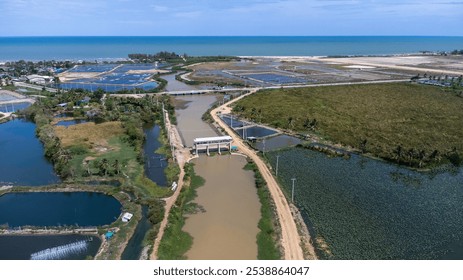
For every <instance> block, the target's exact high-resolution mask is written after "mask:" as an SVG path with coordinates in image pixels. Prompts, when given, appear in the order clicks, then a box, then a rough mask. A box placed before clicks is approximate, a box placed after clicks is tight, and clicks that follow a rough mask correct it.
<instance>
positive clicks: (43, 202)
mask: <svg viewBox="0 0 463 280" xmlns="http://www.w3.org/2000/svg"><path fill="white" fill-rule="evenodd" d="M120 214H121V204H120V203H119V201H117V199H115V198H114V197H112V196H108V195H105V194H101V193H92V192H67V193H63V192H58V193H55V192H29V193H8V194H5V195H3V196H1V197H0V225H4V224H7V225H8V226H9V227H19V226H25V225H30V226H66V225H68V226H71V225H72V226H75V225H78V226H79V227H87V226H100V225H108V224H111V223H112V222H114V221H115V220H116V219H117V218H118V217H119V215H120Z"/></svg>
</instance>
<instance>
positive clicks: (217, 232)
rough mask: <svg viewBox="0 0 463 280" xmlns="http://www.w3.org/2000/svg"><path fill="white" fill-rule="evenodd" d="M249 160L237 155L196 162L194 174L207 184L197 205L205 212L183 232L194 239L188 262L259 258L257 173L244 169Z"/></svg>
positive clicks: (192, 216) (188, 253) (194, 217)
mask: <svg viewBox="0 0 463 280" xmlns="http://www.w3.org/2000/svg"><path fill="white" fill-rule="evenodd" d="M246 162H247V161H246V158H244V157H242V156H236V155H224V156H214V157H207V156H201V157H199V158H197V159H194V160H193V163H194V164H195V172H196V174H198V175H199V176H201V177H203V178H204V179H205V180H206V182H205V184H204V186H202V187H200V188H199V189H198V191H197V195H198V196H197V198H196V199H195V200H194V202H195V203H197V204H198V205H200V206H201V207H202V208H203V209H204V212H200V213H197V214H193V215H190V216H189V217H188V218H187V220H186V223H185V226H184V230H185V231H186V232H188V233H190V234H191V235H192V236H193V246H192V247H191V249H190V250H189V251H188V252H187V254H186V256H187V258H188V259H203V260H204V259H206V260H207V259H215V260H227V259H232V260H238V259H256V258H257V244H256V235H257V233H258V228H257V224H258V222H259V219H260V203H259V198H258V196H257V190H256V188H255V182H254V173H253V172H252V171H246V170H244V169H243V167H244V166H245V164H246Z"/></svg>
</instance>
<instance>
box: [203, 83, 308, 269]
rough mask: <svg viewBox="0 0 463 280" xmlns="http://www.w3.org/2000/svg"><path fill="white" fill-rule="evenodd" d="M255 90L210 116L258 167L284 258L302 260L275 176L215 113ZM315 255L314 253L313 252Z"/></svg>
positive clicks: (226, 109) (225, 109)
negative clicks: (277, 225)
mask: <svg viewBox="0 0 463 280" xmlns="http://www.w3.org/2000/svg"><path fill="white" fill-rule="evenodd" d="M255 91H256V90H253V91H251V92H250V93H248V94H245V95H242V96H240V97H238V98H235V99H233V100H231V101H229V102H228V103H226V104H225V105H224V106H221V107H218V108H216V109H214V110H212V111H211V116H212V117H213V118H214V121H215V122H216V123H217V124H219V125H220V126H221V127H222V128H223V129H224V130H225V131H226V132H227V133H228V135H230V136H231V137H233V141H234V145H235V146H237V147H238V150H239V151H240V152H241V153H243V154H245V155H247V156H248V157H249V158H251V159H252V160H253V161H254V162H255V163H256V165H257V167H258V168H259V171H260V173H261V174H262V177H263V178H264V179H265V181H266V183H267V185H268V188H269V191H270V194H271V196H272V198H273V200H274V201H275V206H276V212H277V215H278V220H279V222H280V225H281V245H282V247H283V249H284V259H286V260H302V259H304V255H303V252H302V249H301V244H300V243H301V237H300V236H299V232H298V230H297V227H296V223H295V221H294V218H293V215H292V213H291V208H290V207H289V204H288V202H287V201H286V197H285V196H284V194H283V192H282V191H281V189H280V187H279V186H278V183H277V182H276V180H275V178H274V177H273V176H272V174H271V173H270V170H269V169H268V167H267V165H266V164H265V163H264V162H263V161H262V160H261V159H260V158H259V156H258V155H257V154H256V153H255V151H253V150H251V149H250V148H248V147H247V146H246V144H245V143H243V141H242V140H241V138H239V137H238V136H237V135H236V134H235V133H234V132H233V131H232V130H231V129H230V128H229V127H228V126H227V125H226V124H225V123H224V122H223V121H222V120H221V119H220V118H219V117H218V115H217V113H218V112H219V111H221V112H222V113H224V114H226V113H229V112H230V111H231V108H230V107H229V105H230V104H232V103H233V102H236V101H237V100H239V99H241V98H243V97H245V96H247V95H249V94H252V93H254V92H255ZM314 255H315V254H314Z"/></svg>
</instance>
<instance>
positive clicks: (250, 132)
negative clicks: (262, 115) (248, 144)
mask: <svg viewBox="0 0 463 280" xmlns="http://www.w3.org/2000/svg"><path fill="white" fill-rule="evenodd" d="M220 118H221V119H222V120H223V122H224V123H225V124H226V125H228V126H229V127H230V128H232V129H234V130H235V132H236V133H237V134H238V135H239V136H240V137H241V138H248V137H256V138H262V137H267V136H270V135H273V134H277V133H278V131H276V130H274V129H270V128H266V127H263V126H259V125H254V124H253V123H251V122H248V121H244V120H240V119H239V118H237V117H235V116H233V115H222V116H220Z"/></svg>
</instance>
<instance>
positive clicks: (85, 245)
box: [0, 234, 101, 260]
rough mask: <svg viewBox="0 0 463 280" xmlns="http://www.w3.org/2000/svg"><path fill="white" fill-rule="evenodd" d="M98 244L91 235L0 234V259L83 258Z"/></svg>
mask: <svg viewBox="0 0 463 280" xmlns="http://www.w3.org/2000/svg"><path fill="white" fill-rule="evenodd" d="M100 245H101V240H100V238H98V237H97V236H93V235H77V234H71V235H0V248H2V250H0V260H30V259H46V260H85V259H87V258H89V257H91V258H93V257H94V256H95V255H96V253H97V252H98V249H99V248H100Z"/></svg>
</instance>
